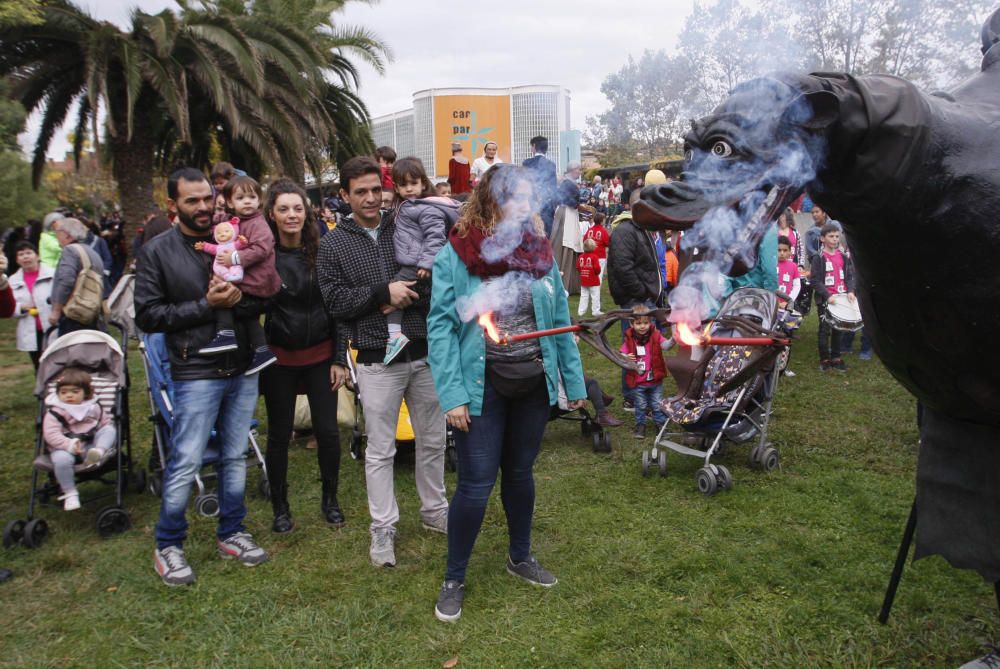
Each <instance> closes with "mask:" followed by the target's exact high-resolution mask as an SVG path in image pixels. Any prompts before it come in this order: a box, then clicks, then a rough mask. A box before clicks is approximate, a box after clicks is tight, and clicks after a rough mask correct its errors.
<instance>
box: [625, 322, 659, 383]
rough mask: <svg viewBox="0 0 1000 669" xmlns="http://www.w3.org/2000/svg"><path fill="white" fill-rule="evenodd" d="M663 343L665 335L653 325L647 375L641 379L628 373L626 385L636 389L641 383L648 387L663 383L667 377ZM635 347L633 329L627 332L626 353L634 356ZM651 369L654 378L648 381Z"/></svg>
mask: <svg viewBox="0 0 1000 669" xmlns="http://www.w3.org/2000/svg"><path fill="white" fill-rule="evenodd" d="M662 342H663V335H661V334H660V331H659V330H657V329H656V325H655V324H653V325H652V326H651V327H650V335H649V341H647V342H646V363H647V371H646V374H643V376H642V378H640V377H639V375H638V374H637V373H636V372H626V374H625V385H627V386H628V387H629V388H635V387H636V386H638V385H639V384H640V383H641V384H645V385H648V384H650V383H661V382H662V381H663V379H664V377H666V375H667V366H666V364H664V362H663V350H662V349H661V348H660V344H661V343H662ZM635 347H636V343H635V333H634V332H633V331H632V328H629V329H628V330H626V331H625V342H624V348H625V349H626V351H625V352H627V353H629V354H632V355H634V354H635ZM650 363H651V364H650ZM649 369H652V370H653V378H652V379H649V380H647V377H648V375H649Z"/></svg>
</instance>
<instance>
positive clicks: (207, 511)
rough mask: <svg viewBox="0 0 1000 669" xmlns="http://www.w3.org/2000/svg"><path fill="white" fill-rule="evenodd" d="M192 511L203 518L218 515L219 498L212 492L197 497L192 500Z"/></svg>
mask: <svg viewBox="0 0 1000 669" xmlns="http://www.w3.org/2000/svg"><path fill="white" fill-rule="evenodd" d="M194 509H195V511H197V512H198V514H199V515H201V516H204V517H205V518H212V517H214V516H217V515H219V496H218V495H216V494H215V493H214V492H209V493H205V494H204V495H198V497H196V498H195V500H194Z"/></svg>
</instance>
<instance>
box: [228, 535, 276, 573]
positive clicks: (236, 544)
mask: <svg viewBox="0 0 1000 669" xmlns="http://www.w3.org/2000/svg"><path fill="white" fill-rule="evenodd" d="M217 545H218V548H219V557H221V558H222V559H223V560H239V562H240V564H242V565H243V566H244V567H256V566H257V565H259V564H261V563H263V562H267V553H266V552H265V551H264V549H263V548H261V547H260V546H258V545H257V543H256V542H255V541H254V540H253V537H252V536H250V533H249V532H237V533H236V534H234V535H232V536H230V537H226V538H225V539H219V540H218V542H217Z"/></svg>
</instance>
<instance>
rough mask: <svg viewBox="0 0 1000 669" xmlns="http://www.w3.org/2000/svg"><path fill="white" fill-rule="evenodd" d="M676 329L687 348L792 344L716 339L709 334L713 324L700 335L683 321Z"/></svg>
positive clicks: (783, 340)
mask: <svg viewBox="0 0 1000 669" xmlns="http://www.w3.org/2000/svg"><path fill="white" fill-rule="evenodd" d="M676 327H677V338H678V339H680V341H681V343H682V344H684V345H685V346H787V345H788V344H789V343H790V340H789V339H787V338H782V337H714V336H712V335H710V334H709V332H710V331H711V329H712V324H711V323H709V324H708V326H706V327H705V331H704V332H702V333H700V334H697V333H695V331H694V330H693V329H691V326H689V325H688V324H687V323H685V322H683V321H680V322H678V323H677V326H676Z"/></svg>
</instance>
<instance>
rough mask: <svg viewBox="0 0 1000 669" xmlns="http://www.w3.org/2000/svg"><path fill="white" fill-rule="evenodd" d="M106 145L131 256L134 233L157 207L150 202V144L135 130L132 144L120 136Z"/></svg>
mask: <svg viewBox="0 0 1000 669" xmlns="http://www.w3.org/2000/svg"><path fill="white" fill-rule="evenodd" d="M107 142H108V147H109V149H110V151H111V157H112V160H113V162H114V167H113V173H114V177H115V181H117V182H118V197H119V200H120V202H121V207H122V218H123V219H124V232H125V247H126V253H128V254H129V256H131V254H132V242H133V241H134V240H135V236H136V233H137V232H138V230H139V227H140V226H141V225H142V222H143V219H144V218H145V217H146V214H147V213H149V211H150V210H151V209H153V208H154V206H155V204H156V203H155V200H153V140H152V137H150V136H149V135H148V134H144V133H143V132H142V131H141V130H138V131H137V132H134V133H133V134H132V140H131V141H126V140H125V137H124V136H121V135H119V136H118V137H108V138H107ZM127 262H128V259H127V260H126V263H127Z"/></svg>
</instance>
